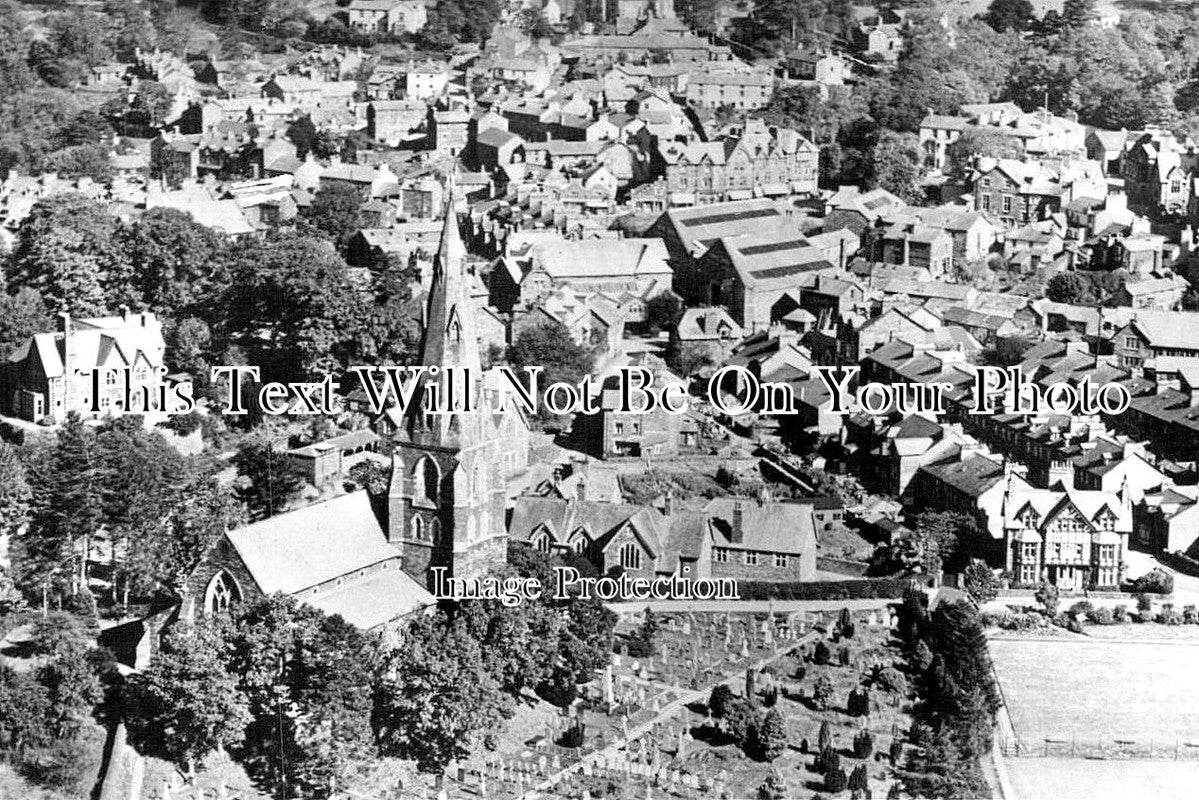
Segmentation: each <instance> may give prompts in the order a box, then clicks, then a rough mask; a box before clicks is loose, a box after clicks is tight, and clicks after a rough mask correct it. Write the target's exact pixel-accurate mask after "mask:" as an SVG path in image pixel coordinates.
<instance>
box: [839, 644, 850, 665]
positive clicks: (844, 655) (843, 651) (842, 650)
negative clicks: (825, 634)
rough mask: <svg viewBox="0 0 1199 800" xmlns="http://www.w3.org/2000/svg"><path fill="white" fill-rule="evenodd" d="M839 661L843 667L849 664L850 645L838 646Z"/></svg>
mask: <svg viewBox="0 0 1199 800" xmlns="http://www.w3.org/2000/svg"><path fill="white" fill-rule="evenodd" d="M837 662H838V663H839V664H840V665H841V666H843V667H848V666H849V648H848V647H838V648H837Z"/></svg>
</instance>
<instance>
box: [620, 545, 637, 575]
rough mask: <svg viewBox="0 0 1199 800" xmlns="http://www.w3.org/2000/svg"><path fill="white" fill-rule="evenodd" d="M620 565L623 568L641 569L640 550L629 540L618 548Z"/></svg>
mask: <svg viewBox="0 0 1199 800" xmlns="http://www.w3.org/2000/svg"><path fill="white" fill-rule="evenodd" d="M620 566H622V567H624V568H625V569H641V550H639V549H638V548H637V545H635V544H633V543H632V542H629V543H628V544H625V545H623V546H621V548H620Z"/></svg>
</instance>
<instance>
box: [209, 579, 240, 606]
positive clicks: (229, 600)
mask: <svg viewBox="0 0 1199 800" xmlns="http://www.w3.org/2000/svg"><path fill="white" fill-rule="evenodd" d="M240 600H241V590H240V589H238V588H237V581H235V580H234V579H233V576H232V575H230V574H229V573H228V572H226V571H225V570H221V571H220V572H218V573H217V574H216V575H214V576H212V580H211V581H209V582H208V589H207V591H205V593H204V609H205V611H206V612H207V613H208V614H221V613H223V612H225V611H228V610H229V607H230V606H232V605H233V604H234V603H237V602H239V601H240Z"/></svg>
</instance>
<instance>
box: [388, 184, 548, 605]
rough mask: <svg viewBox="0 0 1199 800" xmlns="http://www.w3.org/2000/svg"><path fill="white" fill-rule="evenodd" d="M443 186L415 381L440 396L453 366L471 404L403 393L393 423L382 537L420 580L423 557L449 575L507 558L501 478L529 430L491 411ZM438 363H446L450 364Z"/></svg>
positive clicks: (515, 467) (515, 461) (425, 576)
mask: <svg viewBox="0 0 1199 800" xmlns="http://www.w3.org/2000/svg"><path fill="white" fill-rule="evenodd" d="M453 208H454V202H453V193H452V191H451V201H450V203H449V206H448V208H447V212H446V219H445V225H444V228H443V231H442V235H441V242H440V244H439V246H438V250H437V255H436V257H435V258H434V264H433V281H432V286H431V287H430V289H429V296H428V305H427V307H426V312H425V332H424V337H423V339H422V341H421V348H420V352H421V360H420V364H421V365H423V366H426V367H439V368H441V372H440V373H439V375H438V376H436V377H426V378H424V379H423V380H422V381H421V382H420V384H419V385H418V386H417V387H416V394H415V395H414V397H416V398H421V397H423V396H424V393H425V392H427V391H428V389H429V388H430V387H432V386H437V387H438V391H440V392H441V393H442V394H443V396H446V395H448V392H449V380H450V378H449V375H451V374H453V373H454V372H456V373H457V374H459V375H461V374H462V373H461V368H466V369H468V370H470V372H471V374H472V375H474V376H476V380H475V381H474V382H473V383H472V384H471V385H470V386H468V387H467V389H466V391H467V392H469V393H470V394H471V396H472V397H471V399H472V405H473V409H474V410H472V411H469V412H467V411H464V412H459V413H455V414H440V415H435V414H427V413H425V411H424V409H423V408H422V407H421V403H419V402H417V401H415V400H414V401H413V403H412V404H411V406H410V407H409V408H408V409H407V413H406V414H405V416H404V418H403V421H402V423H401V426H400V430H398V431H397V432H396V436H395V440H394V444H395V449H394V451H393V456H392V458H393V468H392V477H391V489H390V500H389V505H390V513H389V520H388V522H389V530H388V540H389V541H390V542H391V543H392V544H393V546H395V547H396V548H397V549H398V550H399V552H400V554H401V556H402V559H403V565H404V570H405V571H406V572H408V574H410V575H412V576H413V577H415V578H417V579H418V580H420V581H422V582H427V581H428V580H429V578H430V573H429V570H430V568H433V567H445V568H446V569H447V573H448V575H450V576H452V577H466V578H470V577H478V576H480V575H482V574H484V573H486V572H487V571H488V570H489V569H490V568H492V567H494V566H496V565H498V564H502V563H504V562H505V561H506V559H507V533H506V531H505V530H504V498H505V494H504V492H505V488H506V485H507V484H506V481H507V479H508V478H509V477H510V475H512V474H513V473H515V472H519V471H522V470H524V469H525V468H526V467H527V466H528V449H529V430H528V426H527V424H526V422H525V420H524V418H523V417H522V416H520V414H519V413H518V412H516V411H515V410H511V408H510V410H509V412H508V413H503V414H497V413H492V411H491V409H490V405H491V402H492V399H493V398H492V397H491V396H490V394H489V393H488V392H485V391H484V389H483V380H482V368H481V365H480V359H479V335H478V325H479V321H478V317H479V309H478V306H477V305H476V303H475V301H474V299H473V297H472V294H471V283H470V281H469V280H468V276H467V274H466V272H465V269H464V261H465V259H466V248H465V246H464V245H463V244H462V239H461V236H460V234H459V231H458V218H457V215H456V214H455V213H454V211H453ZM448 368H454V370H453V371H451V370H450V369H448Z"/></svg>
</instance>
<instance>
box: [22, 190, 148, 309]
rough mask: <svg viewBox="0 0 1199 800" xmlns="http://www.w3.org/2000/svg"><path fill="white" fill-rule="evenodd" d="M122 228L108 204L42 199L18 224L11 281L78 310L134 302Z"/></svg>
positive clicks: (55, 305) (69, 196)
mask: <svg viewBox="0 0 1199 800" xmlns="http://www.w3.org/2000/svg"><path fill="white" fill-rule="evenodd" d="M119 233H120V223H119V222H118V221H117V220H116V219H115V218H114V217H112V216H111V215H110V214H109V213H108V209H107V207H106V206H105V205H104V204H102V203H99V202H97V201H94V200H90V199H88V198H86V197H84V196H83V195H80V194H75V193H66V194H57V195H53V196H50V197H46V198H44V199H42V200H39V201H37V202H36V203H34V205H33V208H31V209H30V211H29V216H27V217H26V218H25V219H24V220H23V221H22V222H21V226H20V227H19V228H18V229H17V247H16V250H15V251H14V252H13V263H12V267H13V271H12V273H10V276H9V286H10V288H18V289H20V288H29V289H35V290H37V291H39V292H40V293H41V295H42V297H43V298H44V299H45V301H46V303H47V305H49V307H50V308H51V310H53V311H62V310H68V309H69V310H70V311H71V313H72V314H74V315H76V316H94V315H98V314H103V313H104V312H105V311H107V310H109V309H110V308H113V307H115V306H116V305H118V304H120V303H127V304H135V303H136V299H137V297H136V293H135V291H134V288H133V265H132V264H131V263H130V261H129V259H128V256H127V255H126V253H125V251H124V249H123V248H122V247H121V237H120V235H119Z"/></svg>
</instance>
